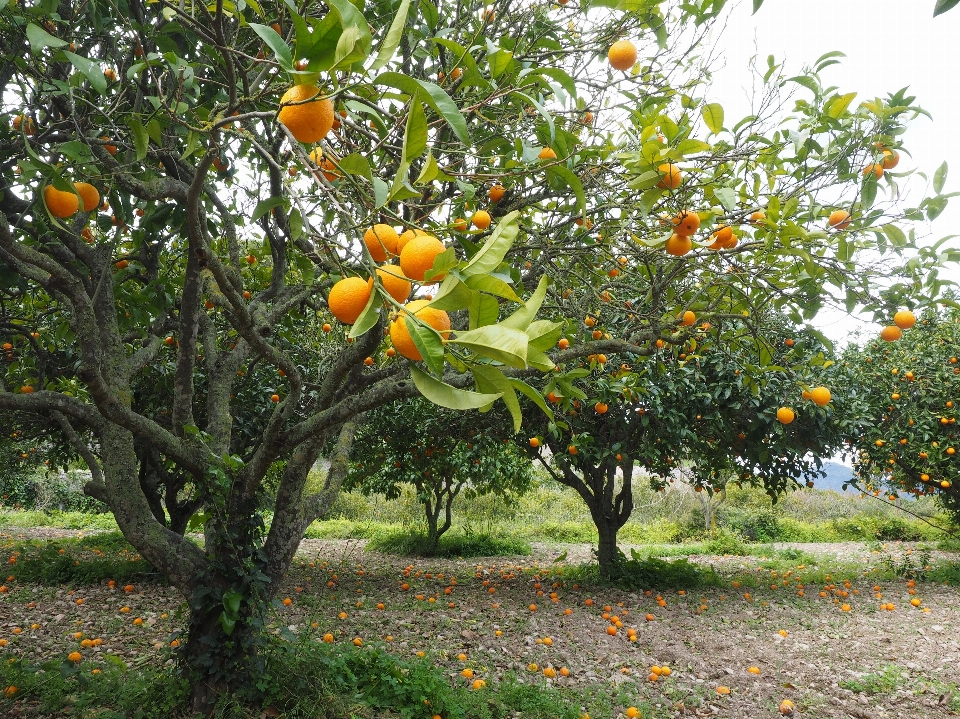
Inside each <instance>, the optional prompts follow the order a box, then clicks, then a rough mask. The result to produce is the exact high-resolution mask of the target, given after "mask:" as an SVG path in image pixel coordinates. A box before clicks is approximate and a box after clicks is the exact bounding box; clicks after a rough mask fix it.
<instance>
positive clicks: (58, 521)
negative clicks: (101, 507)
mask: <svg viewBox="0 0 960 719" xmlns="http://www.w3.org/2000/svg"><path fill="white" fill-rule="evenodd" d="M0 527H8V528H9V527H54V528H58V529H79V530H84V531H90V530H103V531H108V532H109V531H116V530H118V529H119V527H117V521H116V520H115V519H114V518H113V515H112V514H88V513H86V512H40V511H38V510H32V509H26V510H16V509H4V510H3V511H0Z"/></svg>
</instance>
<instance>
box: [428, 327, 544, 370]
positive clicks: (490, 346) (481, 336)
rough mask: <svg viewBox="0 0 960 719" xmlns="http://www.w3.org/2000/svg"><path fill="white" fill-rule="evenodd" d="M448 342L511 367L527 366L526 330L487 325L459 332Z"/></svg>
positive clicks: (520, 367) (521, 367)
mask: <svg viewBox="0 0 960 719" xmlns="http://www.w3.org/2000/svg"><path fill="white" fill-rule="evenodd" d="M447 343H448V344H455V345H460V346H461V347H466V348H467V349H469V350H472V351H473V352H475V353H476V354H478V355H481V356H482V357H488V358H490V359H492V360H497V361H498V362H503V364H505V365H507V366H509V367H516V368H518V369H526V368H527V345H528V344H529V338H528V337H527V335H526V333H525V332H521V331H520V330H515V329H512V328H510V327H503V326H502V325H487V326H486V327H478V328H477V329H475V330H468V331H467V332H457V333H456V336H455V337H454V339H451V340H447Z"/></svg>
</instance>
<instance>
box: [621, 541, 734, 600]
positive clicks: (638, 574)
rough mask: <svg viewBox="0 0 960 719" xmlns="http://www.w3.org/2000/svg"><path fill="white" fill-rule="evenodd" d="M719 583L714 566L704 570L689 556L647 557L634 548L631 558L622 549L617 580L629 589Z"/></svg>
mask: <svg viewBox="0 0 960 719" xmlns="http://www.w3.org/2000/svg"><path fill="white" fill-rule="evenodd" d="M719 583H720V580H719V577H717V575H716V573H715V572H714V571H713V569H712V568H710V569H708V570H704V569H702V568H700V567H698V566H697V565H696V564H691V563H690V561H689V560H687V559H677V560H674V561H667V560H664V559H659V558H657V557H644V556H643V555H641V554H639V553H638V552H637V551H636V550H631V552H630V559H627V557H626V556H625V555H624V554H623V552H620V553H619V560H618V562H617V577H616V579H615V581H614V584H616V585H617V586H618V587H621V588H623V589H630V590H641V589H642V590H647V589H695V588H697V587H704V586H717V585H718V584H719Z"/></svg>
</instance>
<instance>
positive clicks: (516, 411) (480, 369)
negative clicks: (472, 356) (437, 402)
mask: <svg viewBox="0 0 960 719" xmlns="http://www.w3.org/2000/svg"><path fill="white" fill-rule="evenodd" d="M470 371H471V372H473V377H474V379H475V380H476V381H477V389H479V390H481V391H483V392H491V391H492V392H499V393H500V399H502V400H503V403H504V404H505V405H506V406H507V409H508V410H510V416H511V417H512V418H513V431H514V433H516V432H519V431H520V424H521V422H522V421H523V415H522V414H521V413H520V402H519V401H518V400H517V393H516V391H514V389H513V385H512V384H510V380H509V379H507V376H506V375H505V374H504V373H503V372H501V371H500V370H498V369H497V368H496V367H491V366H490V365H479V366H476V367H471V368H470Z"/></svg>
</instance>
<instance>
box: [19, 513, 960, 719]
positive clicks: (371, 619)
mask: <svg viewBox="0 0 960 719" xmlns="http://www.w3.org/2000/svg"><path fill="white" fill-rule="evenodd" d="M56 531H57V532H60V533H62V534H64V535H66V536H76V533H75V532H69V531H66V532H65V531H63V530H56ZM17 535H23V536H24V537H31V536H34V537H36V536H40V537H45V538H46V537H47V536H48V531H46V530H40V529H24V530H13V532H12V534H6V535H0V536H2V539H3V540H5V541H10V539H11V538H16V537H17ZM49 536H56V534H55V533H54V534H49ZM785 546H786V545H784V547H785ZM790 547H791V548H794V549H797V550H800V551H802V552H804V553H805V554H804V557H803V558H802V559H803V561H805V562H806V563H805V564H800V563H796V564H795V566H791V567H789V568H787V566H786V565H785V564H784V562H783V560H782V559H781V560H780V561H779V565H778V566H779V571H777V570H771V569H770V568H769V567H770V566H772V564H770V563H769V562H767V561H766V560H764V559H762V558H759V557H710V556H697V557H691V558H690V559H691V561H696V562H697V563H699V564H703V565H712V566H713V567H714V568H715V569H716V571H717V572H718V573H719V574H720V575H721V577H722V586H720V587H715V588H714V587H711V588H707V589H692V590H691V591H686V592H683V591H679V592H678V591H677V590H673V591H670V592H667V591H661V592H660V593H659V594H658V592H657V591H656V590H652V591H650V592H648V593H647V592H628V591H621V590H617V589H607V588H603V589H597V588H593V587H586V586H579V585H577V584H576V583H574V582H573V581H572V580H569V579H567V580H563V579H560V578H558V577H557V576H556V574H555V573H556V572H557V570H558V569H560V568H561V567H562V566H563V565H577V564H579V563H582V562H584V561H587V560H589V559H590V556H591V551H590V550H591V548H590V547H589V546H588V545H560V544H549V545H548V544H536V545H534V549H533V555H532V556H528V557H496V558H489V559H480V560H452V559H412V558H406V557H396V556H389V555H381V554H376V553H373V552H366V551H364V542H363V541H362V540H330V541H321V540H305V541H304V542H303V544H302V545H301V548H300V554H299V556H298V560H297V562H296V564H295V566H294V568H293V569H292V570H291V572H290V575H289V577H288V583H287V585H286V586H284V587H283V589H282V591H281V593H280V595H279V597H280V598H281V599H282V598H284V597H289V598H291V600H292V602H291V604H290V605H289V606H287V607H283V606H279V607H278V609H277V611H276V622H275V626H274V631H277V632H279V631H280V630H281V627H286V628H287V629H289V630H290V631H291V632H294V633H302V632H308V633H310V634H311V635H312V636H315V637H316V638H317V639H318V640H320V638H321V637H322V636H323V635H324V634H325V633H327V632H330V633H332V634H333V635H334V637H335V640H336V641H337V642H338V643H342V644H343V645H344V646H345V650H349V651H356V650H355V649H354V648H353V646H352V644H351V642H352V640H353V639H354V637H360V638H362V640H363V641H364V643H365V644H366V645H370V644H371V643H372V644H380V645H382V646H385V647H387V648H389V649H390V650H391V651H394V652H397V653H398V654H402V655H406V656H412V655H414V654H416V653H417V652H424V653H425V656H427V657H429V658H430V659H432V660H433V661H434V662H435V663H436V664H437V665H438V666H439V667H441V668H442V669H443V671H444V672H445V673H446V674H447V675H448V676H449V679H450V681H451V682H461V683H468V680H467V679H465V678H463V677H462V676H461V670H462V669H464V668H465V667H469V668H472V669H473V670H474V673H475V676H476V677H477V678H482V679H484V680H485V681H486V682H487V685H488V688H489V689H490V690H494V691H495V688H496V685H497V681H498V678H500V677H502V676H503V674H504V673H505V672H516V673H519V675H520V676H521V677H523V679H524V681H529V682H540V683H546V682H552V683H558V684H561V685H562V684H566V685H571V686H573V687H576V686H578V685H579V686H581V687H587V686H589V685H593V686H604V687H609V690H610V692H611V693H612V694H615V695H617V696H622V697H624V705H623V707H621V709H620V711H619V713H618V714H617V715H616V716H617V717H622V716H624V714H623V712H624V711H625V709H626V706H627V703H628V702H630V703H635V704H637V705H641V704H643V703H644V702H645V703H646V704H647V705H648V707H649V710H648V712H647V713H645V714H644V717H645V718H646V719H649V718H650V716H651V715H652V716H653V717H688V716H700V717H707V716H716V717H729V718H731V719H732V718H740V717H744V718H746V717H749V718H751V719H753V718H760V717H775V716H780V713H779V712H778V710H777V708H778V705H779V704H780V702H781V701H782V700H784V699H790V700H791V701H793V702H794V703H795V705H796V707H797V712H796V715H797V716H809V717H824V718H826V717H838V718H839V717H843V718H847V717H854V718H856V719H866V718H868V717H869V718H870V719H874V718H883V717H891V718H892V717H911V718H913V717H917V718H924V719H925V718H927V717H931V718H932V717H948V716H960V690H958V688H957V684H958V683H960V634H958V631H957V629H958V627H960V596H958V589H957V588H955V587H951V586H944V585H935V584H932V583H929V582H917V583H916V587H915V588H913V587H910V586H908V583H907V580H905V579H902V578H898V579H893V580H891V579H885V580H878V578H877V577H878V576H880V574H881V571H882V570H883V566H882V565H881V560H882V558H883V557H884V556H887V557H892V558H893V559H894V560H896V561H898V562H908V561H912V559H911V558H914V557H917V556H918V554H919V552H918V550H917V548H916V547H914V546H913V545H909V544H905V543H904V544H901V543H888V544H887V545H886V546H885V551H880V552H879V553H878V551H877V550H876V548H870V547H868V546H866V545H864V544H857V543H846V544H826V545H790ZM563 552H566V559H565V560H564V562H561V563H555V562H554V560H555V559H556V558H557V557H558V556H559V555H560V554H561V553H563ZM808 555H809V556H808ZM811 558H812V560H811ZM955 560H956V555H949V554H944V553H933V555H932V556H931V559H930V562H931V564H936V563H939V562H947V561H955ZM821 564H823V565H824V566H822V567H821ZM764 565H766V566H764ZM827 567H829V568H830V571H834V572H835V573H834V574H833V575H830V576H829V579H828V578H827V577H826V576H824V570H825V569H826V568H827ZM773 572H776V574H774V573H773ZM887 576H889V575H887ZM454 579H455V580H456V583H455V584H454V582H453V580H454ZM808 582H810V583H808ZM846 582H849V587H848V586H846V584H845V583H846ZM404 583H407V584H408V585H409V588H408V589H406V590H404V589H403V588H402V585H403V584H404ZM538 585H539V588H538ZM801 587H802V588H801ZM875 587H879V591H876V592H875ZM911 589H913V591H914V592H915V593H913V594H911V593H910V591H911ZM447 590H449V591H447ZM491 590H492V591H491ZM551 592H555V593H556V597H555V598H552V597H551V596H550V595H551ZM800 592H802V595H801V594H800ZM843 592H846V596H842V593H843ZM540 593H542V594H540ZM821 593H825V595H826V596H821ZM878 594H879V595H880V596H879V597H878V596H877V595H878ZM658 596H659V597H662V600H663V601H662V602H660V603H658V601H657V600H658ZM81 599H82V600H83V601H82V602H81V603H78V600H81ZM912 599H919V600H920V607H913V606H911V604H910V601H911V600H912ZM588 600H592V606H588V604H587V601H588ZM888 602H890V603H892V604H893V605H894V607H895V609H893V610H886V609H881V604H886V603H888ZM378 604H382V605H383V607H384V608H383V609H378V608H377V605H378ZM661 604H665V606H661ZM844 604H847V605H849V611H844V610H843V609H842V608H841V607H842V605H844ZM182 605H183V598H182V597H181V596H180V595H179V594H178V593H177V592H176V591H175V590H174V589H172V588H169V587H163V586H158V585H145V586H136V587H134V588H133V591H132V592H127V591H124V589H123V588H122V587H114V588H110V587H108V586H90V587H82V588H81V587H41V586H35V585H21V584H18V583H15V582H14V583H12V584H11V585H10V586H9V588H8V591H6V592H5V593H3V594H0V638H2V639H5V640H7V642H9V644H8V645H7V646H6V647H4V648H3V649H0V652H2V653H3V654H0V656H11V655H15V656H23V657H24V658H29V659H31V660H38V659H41V658H48V657H62V656H65V655H66V654H67V653H69V652H71V651H75V650H77V649H78V648H79V641H80V640H77V639H75V638H74V634H75V633H76V632H82V633H83V637H85V638H91V639H92V638H100V639H102V641H103V643H102V645H101V646H98V647H92V648H86V649H82V650H81V651H82V653H83V655H84V660H83V661H84V665H85V666H86V665H87V663H89V666H90V667H91V668H93V667H95V666H96V665H97V664H98V663H100V664H102V663H103V661H104V660H105V658H106V656H107V655H112V656H114V657H117V658H119V659H120V660H122V661H123V662H125V663H126V664H127V665H128V666H131V667H136V666H139V665H143V664H146V663H162V662H168V661H171V655H170V649H169V644H170V642H171V641H172V640H173V639H175V638H176V637H177V635H178V632H179V631H180V630H181V629H182V627H183V626H184V613H183V606H182ZM123 607H129V609H130V611H129V612H124V611H122V608H123ZM606 607H609V610H606V612H607V613H608V614H611V615H616V616H617V617H619V620H620V622H621V623H622V627H621V628H620V629H619V630H618V631H617V633H616V635H610V634H608V633H607V627H608V626H610V625H611V624H610V620H608V619H604V618H603V616H602V615H603V613H604V612H605V608H606ZM568 609H569V610H570V612H569V613H566V610H568ZM924 609H928V610H929V611H924ZM647 614H650V615H652V617H653V618H652V620H650V621H648V620H646V619H645V617H646V615H647ZM344 615H345V616H344ZM138 617H139V618H141V619H142V620H143V623H142V624H139V625H138V624H135V623H134V619H135V618H138ZM34 625H36V626H35V628H31V627H32V626H34ZM16 628H19V629H21V630H22V631H21V633H19V634H16V633H14V630H15V629H16ZM629 628H634V629H635V630H636V640H635V641H631V640H630V639H629V638H628V633H627V630H628V629H629ZM498 633H499V634H498ZM547 637H549V638H550V643H549V646H548V645H547V644H545V643H544V639H545V638H547ZM460 653H463V654H466V656H467V659H466V660H465V661H463V660H459V659H458V658H457V655H458V654H460ZM531 663H535V664H536V665H537V670H536V671H535V672H534V671H531V670H529V669H528V665H530V664H531ZM654 665H657V666H661V667H662V666H665V665H666V666H669V667H670V669H671V673H670V676H669V677H663V676H661V677H660V679H659V680H657V681H650V679H649V675H650V673H651V667H652V666H654ZM547 667H551V668H554V669H557V670H559V669H560V668H561V667H566V668H568V669H569V671H570V676H569V677H567V678H563V677H559V676H558V677H556V678H546V677H545V676H544V674H543V669H544V668H547ZM749 667H756V668H758V669H759V674H753V673H750V672H748V671H747V670H748V668H749ZM719 687H727V688H729V690H730V693H729V694H724V695H721V694H719V693H718V692H717V689H718V688H719ZM2 701H3V700H2V699H0V702H2ZM8 706H9V705H8ZM583 709H584V710H585V711H589V710H590V707H588V706H587V707H583ZM3 711H4V710H3V708H2V705H0V714H2V713H3ZM591 716H592V717H593V719H599V717H598V716H597V715H595V714H591Z"/></svg>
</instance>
